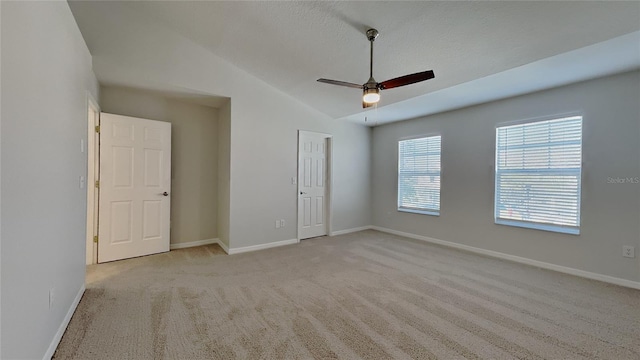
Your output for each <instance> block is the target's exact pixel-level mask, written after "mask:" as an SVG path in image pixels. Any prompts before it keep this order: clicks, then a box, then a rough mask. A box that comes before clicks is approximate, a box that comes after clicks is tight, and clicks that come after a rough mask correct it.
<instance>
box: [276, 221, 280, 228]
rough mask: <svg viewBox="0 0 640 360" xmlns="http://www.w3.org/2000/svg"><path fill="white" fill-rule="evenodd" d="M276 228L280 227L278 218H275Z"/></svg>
mask: <svg viewBox="0 0 640 360" xmlns="http://www.w3.org/2000/svg"><path fill="white" fill-rule="evenodd" d="M276 229H280V220H276Z"/></svg>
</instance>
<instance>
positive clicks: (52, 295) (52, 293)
mask: <svg viewBox="0 0 640 360" xmlns="http://www.w3.org/2000/svg"><path fill="white" fill-rule="evenodd" d="M55 296H56V293H55V288H51V289H49V309H52V308H53V302H54V300H55Z"/></svg>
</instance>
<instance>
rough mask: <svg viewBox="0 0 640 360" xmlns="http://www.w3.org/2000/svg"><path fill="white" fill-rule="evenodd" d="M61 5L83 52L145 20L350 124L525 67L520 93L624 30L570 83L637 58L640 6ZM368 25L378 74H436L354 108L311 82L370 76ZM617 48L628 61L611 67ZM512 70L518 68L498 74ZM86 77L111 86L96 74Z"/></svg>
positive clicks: (349, 99) (103, 46) (549, 81)
mask: <svg viewBox="0 0 640 360" xmlns="http://www.w3.org/2000/svg"><path fill="white" fill-rule="evenodd" d="M70 6H71V9H72V11H73V13H74V16H75V17H76V20H77V22H78V24H79V26H80V29H81V31H82V33H83V35H84V37H85V40H86V41H87V45H88V47H89V49H90V51H91V53H92V54H93V55H94V56H100V54H101V53H104V52H105V51H113V50H112V47H110V44H113V43H114V42H117V41H118V40H117V39H114V38H110V36H111V35H110V31H109V27H110V26H118V27H131V29H132V31H135V30H134V29H135V27H134V26H132V24H131V22H132V21H136V19H140V21H142V20H144V21H145V22H152V23H154V24H155V25H157V26H161V27H164V28H166V29H168V30H170V31H171V32H173V33H176V34H179V35H180V36H182V37H184V38H185V41H192V42H193V43H196V44H198V45H200V46H202V47H203V48H205V49H207V50H208V51H210V52H212V53H214V54H215V55H217V56H219V57H221V58H223V59H226V60H227V61H229V62H230V63H233V64H234V65H236V66H237V67H239V68H241V69H243V70H244V71H246V72H248V73H250V74H253V75H254V76H256V77H258V78H260V79H262V80H264V81H265V82H267V83H269V84H270V85H272V86H273V87H275V88H278V89H280V90H282V91H284V92H286V93H288V94H290V95H291V96H293V97H295V98H297V99H299V100H300V101H302V102H304V103H306V104H308V105H310V106H312V107H314V108H316V109H318V110H320V111H322V112H324V113H326V114H328V115H329V116H331V117H333V118H350V119H355V120H358V119H362V117H363V116H366V115H367V114H371V112H372V111H373V112H374V113H378V114H382V115H379V117H380V118H381V120H382V121H383V122H385V121H394V120H402V118H406V117H413V116H418V115H423V114H427V113H429V112H434V109H435V108H434V107H429V105H428V101H429V99H430V98H429V97H428V96H429V95H430V94H431V95H432V97H431V98H432V99H434V100H433V101H434V102H435V101H444V100H442V97H443V96H442V95H441V96H440V97H439V98H438V97H436V96H435V95H437V94H446V96H445V97H446V98H447V99H449V100H448V101H450V102H451V99H455V101H453V102H452V104H453V105H452V106H453V107H456V106H457V107H460V106H465V105H468V104H469V101H468V99H473V98H474V97H473V95H474V94H475V95H476V98H477V96H479V95H481V94H482V96H484V97H482V99H485V98H487V99H488V100H491V99H493V98H497V97H500V96H502V97H504V96H505V94H502V95H499V96H498V95H496V96H493V98H492V97H491V96H488V97H487V96H486V95H487V92H489V93H490V92H491V91H492V90H491V88H492V86H491V84H492V83H491V79H494V77H495V76H498V75H500V74H503V76H502V78H501V80H500V81H503V82H504V81H505V79H509V81H512V82H514V84H515V83H516V82H517V79H514V76H523V77H524V78H527V74H528V75H529V76H532V75H533V78H535V80H536V81H535V82H536V84H537V87H533V88H527V87H526V86H525V87H524V90H523V91H525V92H526V91H534V90H537V89H541V88H545V87H549V86H554V85H557V79H556V78H558V77H560V78H561V77H562V75H563V74H566V73H567V72H571V71H573V70H572V69H574V68H575V67H576V66H575V65H576V63H575V61H576V60H575V56H574V57H573V58H566V57H565V58H563V59H564V60H563V61H561V62H555V63H554V62H552V63H548V64H547V66H546V67H545V69H547V70H548V71H545V72H544V73H539V74H532V73H531V71H535V70H536V69H537V70H540V67H539V66H538V67H529V68H527V65H528V64H539V63H540V61H544V59H553V58H558V56H559V55H560V54H565V53H568V52H571V51H574V50H576V49H580V48H584V47H588V46H590V45H593V44H597V43H602V42H606V41H609V40H611V39H613V38H617V37H620V36H622V35H625V34H630V33H635V34H632V36H631V37H629V38H625V39H626V40H625V42H624V43H618V44H617V45H616V46H617V47H614V48H613V49H614V50H607V49H612V48H611V47H606V46H600V47H597V46H596V47H593V48H591V50H590V51H585V52H583V53H580V54H579V57H578V58H584V57H585V56H586V57H591V56H599V57H597V61H596V60H594V61H592V63H593V64H591V65H590V67H589V68H588V69H582V73H580V74H578V75H576V78H571V81H576V80H580V79H582V78H590V77H596V76H598V75H599V74H600V73H602V72H605V73H606V72H615V71H623V70H629V69H630V68H637V67H639V66H640V32H639V30H640V2H635V1H632V2H610V1H603V2H586V1H568V2H559V1H553V2H552V1H549V2H538V1H536V2H529V1H510V2H506V1H492V2H484V1H482V2H480V1H477V2H468V1H465V2H451V1H442V2H440V1H433V2H432V1H419V2H400V1H375V2H374V1H340V2H326V1H301V2H244V1H243V2H236V1H234V2H219V1H200V2H192V1H139V2H133V1H125V2H118V1H107V2H101V1H89V2H76V1H71V2H70ZM123 13H126V14H127V15H128V16H127V18H126V19H123V18H121V16H120V14H123ZM370 27H375V28H377V29H378V30H379V31H380V37H379V38H378V39H377V40H376V42H375V55H374V56H375V60H374V76H375V78H376V79H377V80H378V81H382V80H386V79H390V78H394V77H397V76H400V75H404V74H408V73H413V72H418V71H423V70H430V69H432V70H433V71H434V72H435V74H436V77H435V79H433V80H429V81H426V82H423V83H419V84H414V85H409V86H406V87H403V88H396V89H390V90H387V91H383V93H382V100H381V101H380V103H379V105H378V109H373V110H369V112H363V110H362V108H361V100H360V99H361V93H360V92H359V91H358V90H357V89H349V88H340V87H335V86H331V85H326V84H322V83H318V82H316V79H318V78H321V77H324V78H330V79H338V80H343V81H348V82H354V83H364V82H365V81H366V80H367V78H368V72H369V69H368V66H369V64H368V61H369V58H368V57H369V43H368V41H367V39H366V37H365V35H364V32H365V31H366V29H368V28H370ZM149 41H162V38H156V39H149ZM615 49H617V50H615ZM620 49H622V50H620ZM625 49H626V51H625ZM611 51H614V53H610V52H611ZM603 52H607V53H606V54H602V53H603ZM576 54H577V53H576ZM576 56H577V55H576ZM623 56H624V57H627V58H629V59H626V60H625V61H621V62H620V64H618V63H616V59H618V58H621V57H623ZM594 59H596V58H594ZM614 63H615V64H614ZM612 64H614V65H612ZM514 69H524V70H522V71H521V73H511V74H510V75H508V76H505V75H504V74H509V71H514ZM603 69H604V70H603ZM523 71H525V72H523ZM96 75H97V77H98V79H99V80H100V81H101V82H104V83H113V82H114V80H113V79H110V78H109V75H108V74H101V73H100V71H99V70H96ZM556 75H557V76H556ZM478 81H480V82H478ZM482 81H484V83H482ZM507 82H508V81H507ZM474 84H475V85H474ZM127 85H132V84H127ZM133 85H135V84H133ZM507 85H508V84H507ZM527 89H528V90H527ZM166 90H173V89H166ZM447 91H448V92H447ZM445 92H446V93H445ZM470 92H472V93H470ZM502 93H504V89H503V90H502ZM434 94H435V95H434ZM489 95H490V94H489ZM425 96H426V97H425ZM458 98H459V99H458ZM422 99H424V101H422ZM487 99H485V101H486V100H487ZM465 101H466V102H465ZM476 102H477V101H476ZM385 109H391V110H393V111H384V110H385ZM443 110H446V108H445V109H443Z"/></svg>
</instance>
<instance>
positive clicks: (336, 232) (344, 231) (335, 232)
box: [329, 225, 373, 236]
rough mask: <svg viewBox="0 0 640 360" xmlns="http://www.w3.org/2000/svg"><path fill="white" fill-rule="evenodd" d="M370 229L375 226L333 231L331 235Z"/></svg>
mask: <svg viewBox="0 0 640 360" xmlns="http://www.w3.org/2000/svg"><path fill="white" fill-rule="evenodd" d="M370 229H373V226H371V225H367V226H361V227H357V228H351V229H345V230H338V231H332V232H331V233H330V234H329V236H338V235H344V234H350V233H354V232H358V231H364V230H370Z"/></svg>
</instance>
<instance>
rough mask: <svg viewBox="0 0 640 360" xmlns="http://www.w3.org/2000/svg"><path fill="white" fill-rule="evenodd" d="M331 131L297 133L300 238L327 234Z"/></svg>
mask: <svg viewBox="0 0 640 360" xmlns="http://www.w3.org/2000/svg"><path fill="white" fill-rule="evenodd" d="M330 139H331V135H327V134H321V133H314V132H309V131H300V132H299V133H298V239H300V240H302V239H308V238H312V237H317V236H323V235H327V233H328V229H329V223H328V219H329V209H330V206H329V201H328V200H329V195H328V194H329V190H330V189H329V182H328V181H327V180H328V178H329V171H330V159H331V156H330V154H329V152H330V143H331V142H330Z"/></svg>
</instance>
